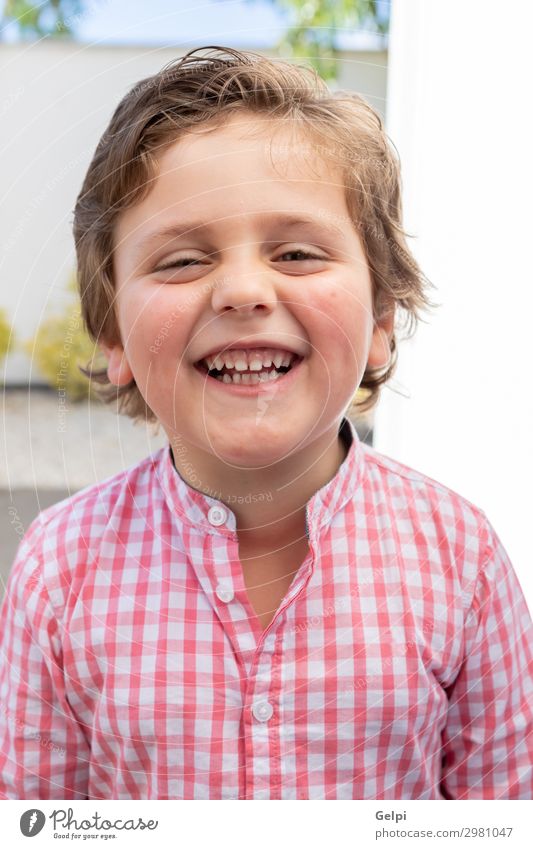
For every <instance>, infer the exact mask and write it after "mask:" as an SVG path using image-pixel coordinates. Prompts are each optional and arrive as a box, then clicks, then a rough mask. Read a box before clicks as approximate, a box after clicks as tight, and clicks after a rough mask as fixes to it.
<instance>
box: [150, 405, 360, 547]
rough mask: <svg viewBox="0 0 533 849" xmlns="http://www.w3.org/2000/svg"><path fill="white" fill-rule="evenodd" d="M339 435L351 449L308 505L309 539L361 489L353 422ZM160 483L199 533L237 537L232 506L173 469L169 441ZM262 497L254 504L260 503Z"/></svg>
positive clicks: (162, 459) (172, 505)
mask: <svg viewBox="0 0 533 849" xmlns="http://www.w3.org/2000/svg"><path fill="white" fill-rule="evenodd" d="M339 435H340V436H341V438H342V439H343V440H344V442H345V445H346V446H347V447H348V451H347V454H346V457H345V458H344V460H343V462H342V463H341V465H340V466H339V468H338V469H337V472H336V474H335V475H334V477H333V478H331V480H330V481H328V482H327V483H326V484H324V486H322V487H321V488H320V489H319V490H318V491H317V492H315V494H314V495H313V496H312V497H311V498H310V499H309V501H308V502H307V509H306V528H307V532H308V536H309V538H310V539H311V538H313V537H315V536H316V535H317V533H318V531H319V529H320V528H321V527H323V526H324V525H328V524H329V523H330V522H331V520H332V518H333V517H334V515H335V514H336V513H337V512H338V511H339V510H341V509H342V507H343V506H344V505H345V504H346V502H347V501H349V500H350V499H351V498H353V496H354V495H355V492H356V490H357V489H358V487H359V486H360V483H361V479H362V475H363V467H364V445H363V443H362V442H361V439H360V437H359V435H358V433H357V431H356V429H355V426H354V424H353V422H352V421H351V420H350V419H348V418H346V417H345V418H343V420H342V422H341V425H340V427H339ZM158 465H159V472H158V479H159V481H160V484H161V487H162V489H163V492H164V495H165V498H166V501H167V504H168V506H169V507H170V510H171V512H172V513H173V514H175V515H177V516H179V518H180V519H181V521H183V522H184V523H186V524H187V525H192V526H194V527H195V528H196V529H197V530H199V531H201V532H204V533H207V534H215V535H218V536H220V535H223V536H232V537H234V536H235V534H236V531H237V520H236V516H235V513H234V512H233V510H232V509H231V507H230V505H228V504H226V503H225V502H223V501H220V500H219V499H217V498H215V497H213V496H210V495H207V494H206V493H204V492H200V490H198V489H195V488H194V487H193V486H191V485H190V484H189V483H188V482H187V481H185V480H184V478H182V477H181V475H180V474H179V472H178V471H177V470H176V468H175V467H174V463H173V461H172V452H171V445H170V441H169V442H167V444H166V445H165V446H164V447H163V448H162V449H160V457H159V461H158ZM261 495H263V496H264V495H265V494H264V493H263V494H261V493H259V494H258V495H257V496H256V498H255V499H254V501H256V502H257V503H259V504H260V503H261V500H263V501H266V500H268V499H267V498H263V499H261Z"/></svg>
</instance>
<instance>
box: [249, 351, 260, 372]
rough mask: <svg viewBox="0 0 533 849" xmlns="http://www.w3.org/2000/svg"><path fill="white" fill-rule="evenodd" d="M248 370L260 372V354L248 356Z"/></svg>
mask: <svg viewBox="0 0 533 849" xmlns="http://www.w3.org/2000/svg"><path fill="white" fill-rule="evenodd" d="M248 368H249V369H250V371H261V369H262V368H263V358H262V357H261V355H260V354H252V355H251V356H250V360H249V366H248Z"/></svg>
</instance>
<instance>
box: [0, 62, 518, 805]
mask: <svg viewBox="0 0 533 849" xmlns="http://www.w3.org/2000/svg"><path fill="white" fill-rule="evenodd" d="M205 50H207V51H209V50H211V51H212V52H207V53H206V54H205V55H202V51H205ZM399 185H400V175H399V166H398V163H397V161H396V160H395V158H394V156H393V154H392V151H391V148H390V146H389V144H388V142H387V138H386V135H385V133H384V131H383V129H382V125H381V121H380V119H379V117H378V116H377V114H376V113H375V112H374V111H373V110H372V109H371V107H370V106H368V104H366V103H365V101H364V100H362V99H361V98H360V97H358V96H357V95H353V94H349V93H345V92H344V93H336V94H335V95H334V94H332V93H330V92H329V91H328V89H327V87H326V86H325V84H324V83H323V82H322V81H321V80H320V79H318V78H316V75H314V74H312V73H310V72H309V71H308V70H305V69H302V68H298V67H294V66H291V65H288V64H286V63H283V62H278V61H270V60H267V59H265V58H262V57H260V56H257V55H254V54H250V53H241V52H239V51H236V50H231V49H226V48H203V49H197V50H193V51H191V52H190V53H189V54H187V56H185V57H184V58H182V59H181V60H179V61H177V62H176V63H173V64H172V65H171V66H170V67H168V68H167V69H166V70H164V71H162V72H160V73H159V74H157V75H155V76H154V77H152V78H149V79H148V80H144V81H142V82H141V83H140V84H139V85H138V86H136V87H135V88H134V89H132V90H131V91H130V92H129V93H128V94H127V95H126V96H125V97H124V99H123V100H122V102H121V103H120V104H119V106H118V108H117V109H116V111H115V114H114V115H113V118H112V120H111V122H110V125H109V127H108V129H107V130H106V132H105V133H104V135H103V137H102V139H101V140H100V143H99V145H98V147H97V150H96V152H95V155H94V158H93V160H92V162H91V164H90V166H89V169H88V172H87V175H86V178H85V181H84V184H83V187H82V190H81V192H80V195H79V197H78V199H77V203H76V208H75V215H74V236H75V241H76V249H77V257H78V278H79V284H80V294H81V300H82V306H83V314H84V319H85V322H86V326H87V328H88V331H89V332H90V334H91V335H92V338H93V339H94V340H95V341H96V342H97V343H98V345H99V346H100V347H101V349H102V351H103V352H105V354H106V357H107V366H106V368H105V369H104V370H103V371H101V372H95V373H94V374H93V379H95V380H96V381H98V382H100V383H102V384H105V385H104V386H103V388H102V390H101V391H102V397H103V398H104V399H106V400H110V399H112V398H113V397H114V398H115V399H116V398H117V397H118V400H119V408H120V410H121V411H122V412H125V413H126V414H128V415H130V416H131V417H133V418H146V419H148V420H152V421H154V420H157V421H159V422H160V423H161V424H162V426H163V428H164V430H165V433H166V434H167V436H168V440H169V442H168V445H167V446H166V448H164V449H161V450H159V451H156V452H155V453H154V454H152V455H151V456H149V457H147V458H146V459H145V460H143V461H142V462H141V463H139V464H137V465H135V466H134V467H132V468H129V469H127V470H126V471H124V472H121V473H120V474H118V475H114V476H113V477H110V478H108V479H107V480H104V481H102V482H101V483H99V484H98V485H95V486H90V487H87V488H85V489H84V490H82V491H81V492H78V493H77V494H75V495H74V496H72V497H70V498H67V499H65V500H64V501H62V502H61V503H59V504H57V505H55V506H53V507H51V508H49V509H47V510H44V511H43V512H42V513H41V514H40V515H39V516H38V517H37V519H36V520H35V521H34V522H33V523H32V525H31V527H30V528H29V530H28V532H27V533H26V536H25V537H24V539H23V541H22V542H21V545H20V547H19V550H18V553H17V557H16V560H15V563H14V565H13V569H12V573H11V576H10V580H9V585H8V588H7V593H6V599H5V601H4V606H3V611H2V619H3V639H2V653H1V656H2V668H1V690H0V693H1V703H2V706H3V711H2V714H1V718H0V725H1V730H0V752H1V756H0V767H1V769H0V775H1V779H0V793H1V794H2V796H3V797H4V798H48V799H52V798H62V799H100V798H116V799H364V798H368V799H450V798H451V799H453V798H456V799H510V798H513V799H525V798H531V794H532V790H533V769H532V760H533V758H532V735H531V730H532V695H531V693H532V686H531V685H532V659H531V638H532V636H533V632H532V625H531V619H530V616H529V612H528V610H527V606H526V603H525V600H524V597H523V595H522V592H521V588H520V586H519V583H518V580H517V578H516V575H515V573H514V570H513V567H512V566H511V564H510V562H509V559H508V557H507V554H506V552H505V550H504V549H503V547H502V544H501V542H500V540H499V538H498V536H497V535H496V533H495V531H494V529H493V528H492V526H491V524H490V523H489V521H488V520H487V517H486V516H485V514H484V513H483V511H482V510H480V509H479V508H477V507H476V506H474V505H472V504H470V503H469V502H468V501H466V500H465V499H464V498H462V497H461V496H459V495H458V494H456V493H455V492H453V491H451V490H450V489H448V488H446V487H445V486H443V485H441V484H439V483H437V482H436V481H433V480H432V479H430V478H428V477H427V476H425V475H423V474H421V473H419V472H416V471H414V470H412V469H409V468H407V467H406V466H404V465H402V464H401V463H398V462H395V461H394V460H392V459H390V458H388V457H384V456H383V455H381V454H379V453H378V452H376V451H375V450H374V449H372V448H370V447H369V446H366V445H364V444H363V443H362V442H361V441H360V439H359V438H358V436H357V433H356V431H355V429H354V427H353V425H352V424H351V422H350V421H349V419H348V418H346V417H345V416H346V412H347V410H348V408H349V407H350V403H351V401H352V399H353V397H354V394H355V392H356V390H357V389H358V387H361V389H362V390H365V391H366V397H365V399H364V403H363V404H362V405H361V406H362V408H364V407H365V406H366V407H367V408H368V407H370V406H372V405H373V404H374V403H375V402H376V400H377V398H378V393H379V390H380V387H381V385H382V384H383V383H384V382H385V381H386V380H387V379H388V377H389V376H390V375H391V373H392V370H393V368H394V365H395V352H396V340H395V333H394V330H395V316H396V315H397V312H398V310H399V309H403V311H404V313H405V314H406V316H407V317H408V319H410V320H413V319H416V318H417V311H418V310H419V309H421V308H424V307H427V306H428V305H430V302H429V300H428V298H427V294H426V291H425V284H424V281H423V277H422V275H421V272H420V270H419V268H418V266H417V264H416V263H415V261H414V259H413V257H412V256H411V255H410V253H409V250H408V248H407V245H406V242H405V240H404V237H403V230H402V226H401V202H400V190H399Z"/></svg>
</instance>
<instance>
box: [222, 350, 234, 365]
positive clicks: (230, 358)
mask: <svg viewBox="0 0 533 849" xmlns="http://www.w3.org/2000/svg"><path fill="white" fill-rule="evenodd" d="M224 362H225V363H226V368H233V365H234V363H233V354H230V352H229V351H228V352H227V354H224Z"/></svg>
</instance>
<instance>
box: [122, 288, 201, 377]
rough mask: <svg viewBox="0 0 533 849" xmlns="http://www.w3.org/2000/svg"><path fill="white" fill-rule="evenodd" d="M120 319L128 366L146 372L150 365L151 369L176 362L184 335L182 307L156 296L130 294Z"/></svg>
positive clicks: (185, 317) (178, 358)
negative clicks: (121, 319)
mask: <svg viewBox="0 0 533 849" xmlns="http://www.w3.org/2000/svg"><path fill="white" fill-rule="evenodd" d="M161 294H162V295H163V294H164V293H161ZM122 318H123V321H122V322H121V326H122V328H123V329H124V332H125V333H126V334H127V335H126V338H125V342H126V352H127V356H128V359H129V361H130V363H131V365H132V368H134V367H135V366H136V367H137V369H138V370H142V371H146V370H147V369H148V367H149V366H150V368H151V370H152V371H154V370H155V369H158V370H159V367H160V366H164V365H165V363H167V362H168V363H170V364H173V365H175V364H176V363H178V362H179V361H180V358H181V356H182V354H183V353H184V351H183V348H184V344H185V339H186V336H187V334H186V327H185V326H186V323H187V312H186V310H183V309H179V305H178V306H176V304H175V303H170V302H169V298H163V297H161V296H159V295H152V297H144V298H143V297H140V296H138V297H134V295H132V297H130V298H129V299H128V303H127V307H126V308H125V309H123V312H122Z"/></svg>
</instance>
